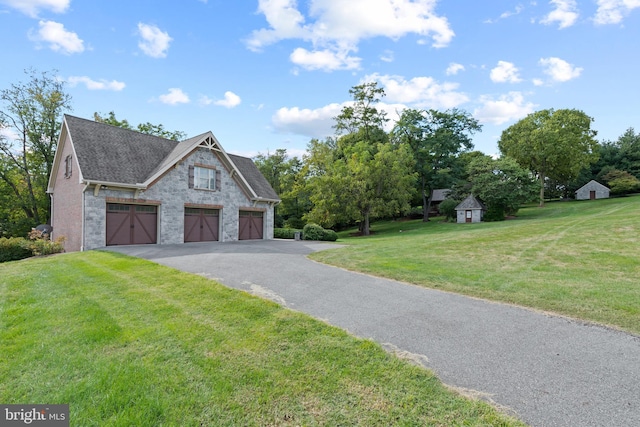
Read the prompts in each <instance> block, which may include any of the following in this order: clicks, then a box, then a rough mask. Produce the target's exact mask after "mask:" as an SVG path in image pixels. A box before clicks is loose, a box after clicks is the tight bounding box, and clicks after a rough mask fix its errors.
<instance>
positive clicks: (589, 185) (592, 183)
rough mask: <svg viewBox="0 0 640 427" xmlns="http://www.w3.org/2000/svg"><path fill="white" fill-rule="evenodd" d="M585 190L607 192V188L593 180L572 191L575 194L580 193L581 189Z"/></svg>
mask: <svg viewBox="0 0 640 427" xmlns="http://www.w3.org/2000/svg"><path fill="white" fill-rule="evenodd" d="M585 188H597V189H600V190H607V191H609V187H607V186H606V185H602V184H600V183H599V182H598V181H596V180H595V179H592V180H591V181H589V182H587V183H586V184H585V185H583V186H582V187H580V188H578V189H577V190H576V191H574V193H577V192H578V191H580V190H582V189H585Z"/></svg>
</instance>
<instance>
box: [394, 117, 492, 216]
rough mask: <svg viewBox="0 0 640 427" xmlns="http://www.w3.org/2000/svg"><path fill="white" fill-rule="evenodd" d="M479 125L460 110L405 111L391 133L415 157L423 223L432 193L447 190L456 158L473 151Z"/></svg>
mask: <svg viewBox="0 0 640 427" xmlns="http://www.w3.org/2000/svg"><path fill="white" fill-rule="evenodd" d="M481 130H482V126H481V125H480V124H479V123H478V121H477V120H476V119H474V118H473V117H472V116H471V114H469V113H467V112H466V111H464V110H459V109H456V108H454V109H452V110H447V111H437V110H415V109H406V110H404V111H403V112H402V114H401V116H400V119H399V120H398V122H397V123H396V125H395V126H394V128H393V130H392V135H393V137H394V140H395V141H397V142H402V143H406V144H408V145H409V146H410V147H411V150H412V152H413V156H414V158H415V164H416V166H415V167H416V172H417V174H418V180H419V190H420V193H421V195H422V215H423V220H424V221H428V220H429V211H430V209H431V200H432V198H433V190H435V189H436V188H443V187H448V186H450V185H451V183H452V181H453V179H454V177H453V175H452V173H451V172H452V169H453V167H454V165H455V159H456V156H458V155H459V154H460V153H462V152H465V151H469V150H471V149H472V148H473V143H472V142H471V136H472V135H473V134H474V133H476V132H480V131H481Z"/></svg>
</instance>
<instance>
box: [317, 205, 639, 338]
mask: <svg viewBox="0 0 640 427" xmlns="http://www.w3.org/2000/svg"><path fill="white" fill-rule="evenodd" d="M373 229H374V231H375V234H374V235H373V236H370V237H366V238H363V237H358V238H349V237H346V236H348V233H345V234H344V235H342V236H341V240H340V242H341V243H346V244H347V245H348V246H347V247H345V248H342V249H338V250H334V251H325V252H318V253H315V254H313V255H311V257H312V258H314V259H315V260H318V261H322V262H326V263H329V264H333V265H337V266H340V267H344V268H347V269H351V270H357V271H361V272H366V273H370V274H374V275H377V276H383V277H388V278H393V279H397V280H402V281H405V282H410V283H415V284H419V285H423V286H427V287H430V288H437V289H442V290H446V291H452V292H457V293H461V294H466V295H471V296H475V297H481V298H486V299H490V300H495V301H503V302H507V303H514V304H519V305H523V306H527V307H532V308H536V309H541V310H547V311H552V312H556V313H561V314H564V315H569V316H573V317H577V318H580V319H585V320H589V321H595V322H601V323H605V324H608V325H612V326H615V327H619V328H622V329H625V330H627V331H630V332H633V333H636V334H640V259H639V254H640V196H633V197H627V198H618V199H606V200H596V201H584V202H555V203H548V204H547V207H545V208H538V207H527V208H523V209H521V210H520V213H519V215H518V218H516V219H513V220H508V221H503V222H493V223H479V224H453V223H443V222H441V221H431V222H429V223H423V222H422V221H419V220H418V221H406V222H382V223H376V224H374V226H373Z"/></svg>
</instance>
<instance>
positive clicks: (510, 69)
mask: <svg viewBox="0 0 640 427" xmlns="http://www.w3.org/2000/svg"><path fill="white" fill-rule="evenodd" d="M489 77H490V78H491V81H492V82H494V83H518V82H521V81H522V79H521V78H520V76H519V75H518V68H517V67H516V66H515V65H513V63H511V62H507V61H498V65H497V66H496V67H495V68H493V69H492V70H491V73H490V74H489Z"/></svg>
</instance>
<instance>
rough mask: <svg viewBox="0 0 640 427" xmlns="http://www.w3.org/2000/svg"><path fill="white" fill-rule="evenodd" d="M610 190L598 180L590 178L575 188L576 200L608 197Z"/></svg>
mask: <svg viewBox="0 0 640 427" xmlns="http://www.w3.org/2000/svg"><path fill="white" fill-rule="evenodd" d="M609 193H610V190H609V188H608V187H605V186H604V185H602V184H600V183H599V182H598V181H595V180H591V181H589V182H588V183H586V184H585V185H583V186H582V187H580V188H579V189H578V190H576V199H577V200H589V199H592V198H593V199H608V198H609Z"/></svg>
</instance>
